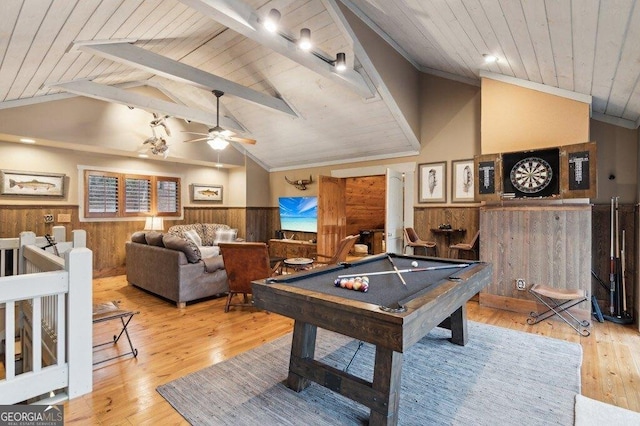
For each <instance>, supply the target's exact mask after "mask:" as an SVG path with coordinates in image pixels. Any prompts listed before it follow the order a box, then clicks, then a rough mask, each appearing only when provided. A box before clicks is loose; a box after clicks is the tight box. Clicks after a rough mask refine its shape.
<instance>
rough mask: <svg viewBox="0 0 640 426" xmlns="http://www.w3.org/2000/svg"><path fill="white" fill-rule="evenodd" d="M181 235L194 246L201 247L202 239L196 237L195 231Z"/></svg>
mask: <svg viewBox="0 0 640 426" xmlns="http://www.w3.org/2000/svg"><path fill="white" fill-rule="evenodd" d="M183 234H184V237H185V238H186V239H188V240H191V241H192V242H193V243H194V244H195V245H197V246H201V245H202V239H201V238H200V235H198V233H197V232H196V230H195V229H189V230H188V231H184V232H183Z"/></svg>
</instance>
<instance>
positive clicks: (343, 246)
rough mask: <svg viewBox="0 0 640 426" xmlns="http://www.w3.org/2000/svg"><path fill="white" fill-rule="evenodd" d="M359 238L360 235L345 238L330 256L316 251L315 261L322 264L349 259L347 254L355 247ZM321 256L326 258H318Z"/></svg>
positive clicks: (333, 263) (331, 263)
mask: <svg viewBox="0 0 640 426" xmlns="http://www.w3.org/2000/svg"><path fill="white" fill-rule="evenodd" d="M358 238H359V236H358V235H349V236H347V237H345V238H343V239H342V240H340V242H339V243H338V247H336V252H335V253H334V254H333V255H331V256H328V255H325V254H320V253H316V255H315V259H314V261H313V263H314V264H321V265H335V264H337V263H340V262H344V261H345V260H347V255H348V254H349V252H350V251H351V249H352V248H353V245H354V244H355V243H356V241H357V240H358ZM319 257H322V258H324V259H325V260H320V259H318V258H319Z"/></svg>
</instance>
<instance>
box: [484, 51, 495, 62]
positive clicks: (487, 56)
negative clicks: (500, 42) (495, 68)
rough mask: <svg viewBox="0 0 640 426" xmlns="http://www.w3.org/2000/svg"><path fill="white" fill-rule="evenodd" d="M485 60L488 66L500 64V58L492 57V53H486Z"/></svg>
mask: <svg viewBox="0 0 640 426" xmlns="http://www.w3.org/2000/svg"><path fill="white" fill-rule="evenodd" d="M482 57H483V58H484V62H485V63H487V64H493V63H494V62H498V57H497V56H495V55H491V54H490V53H485V54H483V55H482Z"/></svg>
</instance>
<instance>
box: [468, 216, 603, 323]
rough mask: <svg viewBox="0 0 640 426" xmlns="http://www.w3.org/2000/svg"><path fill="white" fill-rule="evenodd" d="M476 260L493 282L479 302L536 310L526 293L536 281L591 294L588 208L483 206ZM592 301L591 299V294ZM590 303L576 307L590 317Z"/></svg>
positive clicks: (517, 309) (521, 310)
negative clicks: (489, 269) (486, 266)
mask: <svg viewBox="0 0 640 426" xmlns="http://www.w3.org/2000/svg"><path fill="white" fill-rule="evenodd" d="M480 229H481V238H482V241H483V242H482V244H481V245H480V259H481V260H483V261H486V262H491V263H493V281H492V283H491V284H490V285H489V286H488V287H486V288H485V289H484V290H483V292H482V293H481V294H480V303H481V304H484V305H488V306H493V307H498V308H502V309H507V310H513V311H516V312H526V313H528V312H530V311H532V310H536V307H535V303H534V301H535V299H534V298H533V296H531V295H530V294H529V292H528V291H521V290H517V288H516V286H515V280H516V279H517V278H522V279H524V280H525V282H526V283H527V288H529V287H530V286H531V285H532V284H535V283H540V284H546V285H549V286H551V287H555V288H561V289H585V290H587V294H588V295H590V294H591V272H590V269H591V206H590V205H588V204H584V205H545V206H514V207H504V206H496V207H483V208H481V210H480ZM589 297H590V296H589ZM590 306H591V304H590V300H588V301H587V302H583V303H582V304H580V305H579V308H580V310H581V311H582V312H581V313H580V315H581V316H582V317H583V318H585V317H586V318H587V319H588V318H589V317H590V312H591V309H590Z"/></svg>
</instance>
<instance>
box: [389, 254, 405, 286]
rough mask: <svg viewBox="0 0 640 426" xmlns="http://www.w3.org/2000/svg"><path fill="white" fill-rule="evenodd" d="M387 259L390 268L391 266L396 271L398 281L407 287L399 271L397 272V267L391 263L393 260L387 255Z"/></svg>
mask: <svg viewBox="0 0 640 426" xmlns="http://www.w3.org/2000/svg"><path fill="white" fill-rule="evenodd" d="M387 259H389V263H391V266H393V270H394V271H396V274H397V275H398V278H400V281H402V284H404V286H405V287H406V286H407V282H406V281H405V280H404V277H403V276H402V274H401V273H400V271H398V267H397V266H396V264H395V263H393V259H392V258H391V256H389V255H387Z"/></svg>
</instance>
